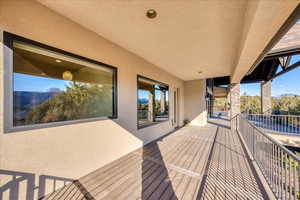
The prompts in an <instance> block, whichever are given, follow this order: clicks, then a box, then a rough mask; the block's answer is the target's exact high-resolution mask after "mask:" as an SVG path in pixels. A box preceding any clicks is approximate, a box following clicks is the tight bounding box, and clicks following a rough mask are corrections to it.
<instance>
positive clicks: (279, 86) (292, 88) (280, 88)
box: [241, 55, 300, 97]
mask: <svg viewBox="0 0 300 200" xmlns="http://www.w3.org/2000/svg"><path fill="white" fill-rule="evenodd" d="M299 60H300V55H295V56H293V57H292V59H291V62H290V65H292V64H294V63H296V62H297V61H299ZM278 71H281V67H279V69H278ZM299 85H300V67H297V68H296V69H294V70H292V71H290V72H287V73H285V74H283V75H281V76H278V77H276V78H275V79H273V81H272V96H275V97H276V96H280V95H282V94H297V95H300V87H299ZM245 92H246V93H247V94H248V95H251V96H256V95H257V96H258V95H260V83H254V84H241V94H244V93H245Z"/></svg>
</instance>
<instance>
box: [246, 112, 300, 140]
mask: <svg viewBox="0 0 300 200" xmlns="http://www.w3.org/2000/svg"><path fill="white" fill-rule="evenodd" d="M245 117H246V118H247V119H248V120H249V121H251V122H252V124H253V125H255V126H256V127H258V128H262V129H266V131H267V132H268V131H269V132H276V133H277V134H288V135H299V136H300V116H297V115H268V114H246V115H245Z"/></svg>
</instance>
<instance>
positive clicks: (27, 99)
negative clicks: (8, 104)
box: [13, 91, 58, 110]
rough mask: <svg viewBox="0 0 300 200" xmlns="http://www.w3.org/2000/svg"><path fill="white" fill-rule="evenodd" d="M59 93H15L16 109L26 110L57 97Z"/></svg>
mask: <svg viewBox="0 0 300 200" xmlns="http://www.w3.org/2000/svg"><path fill="white" fill-rule="evenodd" d="M57 93H58V92H53V91H51V92H25V91H14V97H13V98H14V108H15V109H19V110H26V109H29V108H31V107H33V106H35V105H38V104H41V103H43V102H44V101H47V100H48V99H50V98H52V97H53V96H55V95H56V94H57Z"/></svg>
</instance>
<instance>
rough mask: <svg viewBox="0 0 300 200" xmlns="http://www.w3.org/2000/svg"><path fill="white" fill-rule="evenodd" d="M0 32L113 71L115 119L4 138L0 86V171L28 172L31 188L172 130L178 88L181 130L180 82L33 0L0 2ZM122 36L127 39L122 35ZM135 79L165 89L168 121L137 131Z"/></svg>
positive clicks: (98, 164) (0, 63)
mask: <svg viewBox="0 0 300 200" xmlns="http://www.w3.org/2000/svg"><path fill="white" fill-rule="evenodd" d="M0 30H1V33H0V35H1V37H2V31H3V30H5V31H8V32H11V33H14V34H17V35H20V36H23V37H26V38H29V39H32V40H35V41H38V42H41V43H44V44H47V45H50V46H53V47H56V48H59V49H63V50H65V51H68V52H72V53H75V54H78V55H81V56H84V57H88V58H91V59H94V60H97V61H100V62H103V63H107V64H110V65H113V66H116V67H117V68H118V119H117V120H102V121H94V122H88V123H79V124H72V125H66V126H58V127H53V128H43V129H37V130H30V131H24V132H15V133H3V117H4V116H3V98H5V97H4V93H3V81H1V82H0V97H1V107H0V130H1V134H0V168H1V169H5V170H9V171H16V172H25V173H32V174H34V175H35V184H36V186H38V179H39V177H40V176H41V175H48V176H58V177H65V178H72V179H73V178H78V177H81V176H83V175H85V174H87V173H89V172H91V171H93V170H95V169H97V168H99V167H101V166H103V165H105V164H106V163H109V162H111V161H113V160H115V159H117V158H119V157H121V156H123V155H125V154H127V153H128V152H131V151H132V150H134V149H136V148H138V147H141V146H142V145H143V144H145V143H148V142H150V141H152V140H154V139H156V138H158V137H160V136H162V135H164V134H166V133H168V132H169V131H171V130H173V126H172V119H173V107H174V106H173V95H172V94H173V91H174V89H175V88H180V94H181V95H180V101H181V102H180V119H181V120H180V125H182V121H183V118H184V116H183V111H184V85H183V81H181V80H180V79H178V78H176V77H174V76H172V75H170V74H168V73H166V72H164V71H162V70H160V69H159V68H157V67H156V66H154V65H152V64H151V63H149V62H146V61H145V60H144V59H142V58H140V57H138V56H136V55H134V54H132V53H130V52H128V51H126V50H124V49H122V48H120V47H119V46H117V45H115V44H113V43H111V42H109V41H107V40H105V39H104V38H102V37H100V36H99V35H97V34H95V33H93V32H91V31H88V30H86V29H84V28H82V27H81V26H79V25H78V24H76V23H73V22H72V21H70V20H68V19H66V18H64V17H62V16H60V15H58V14H56V13H54V12H53V11H51V10H49V9H48V8H46V7H44V6H42V5H40V4H39V3H37V2H35V1H33V0H22V1H19V0H2V1H0ZM124 37H125V38H124V39H126V36H124ZM2 48H3V43H2V38H1V45H0V50H1V52H0V55H1V57H0V77H1V80H3V76H4V74H3V68H4V67H5V66H4V65H3V59H2V57H3V56H2V54H3V53H2ZM137 74H140V75H143V76H145V77H148V78H151V79H154V80H158V81H160V82H163V83H167V84H169V86H170V120H169V121H168V122H164V123H160V124H157V125H155V126H151V127H148V128H144V129H140V130H137V105H136V103H137V92H136V89H137V86H136V82H137ZM199 101H200V99H199ZM3 177H4V178H3ZM8 177H9V176H1V178H0V180H1V182H0V184H1V185H3V184H5V183H6V180H8V179H5V178H8ZM10 179H11V177H10ZM35 192H37V191H35ZM20 195H24V193H21V194H20ZM21 197H22V196H21ZM23 197H24V196H23ZM20 199H23V198H20Z"/></svg>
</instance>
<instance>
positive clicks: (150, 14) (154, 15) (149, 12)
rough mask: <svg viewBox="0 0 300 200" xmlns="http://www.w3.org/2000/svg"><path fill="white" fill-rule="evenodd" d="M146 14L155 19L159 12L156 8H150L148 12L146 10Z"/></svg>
mask: <svg viewBox="0 0 300 200" xmlns="http://www.w3.org/2000/svg"><path fill="white" fill-rule="evenodd" d="M146 16H147V17H148V18H150V19H153V18H155V17H156V16H157V12H156V10H154V9H149V10H147V12H146Z"/></svg>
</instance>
